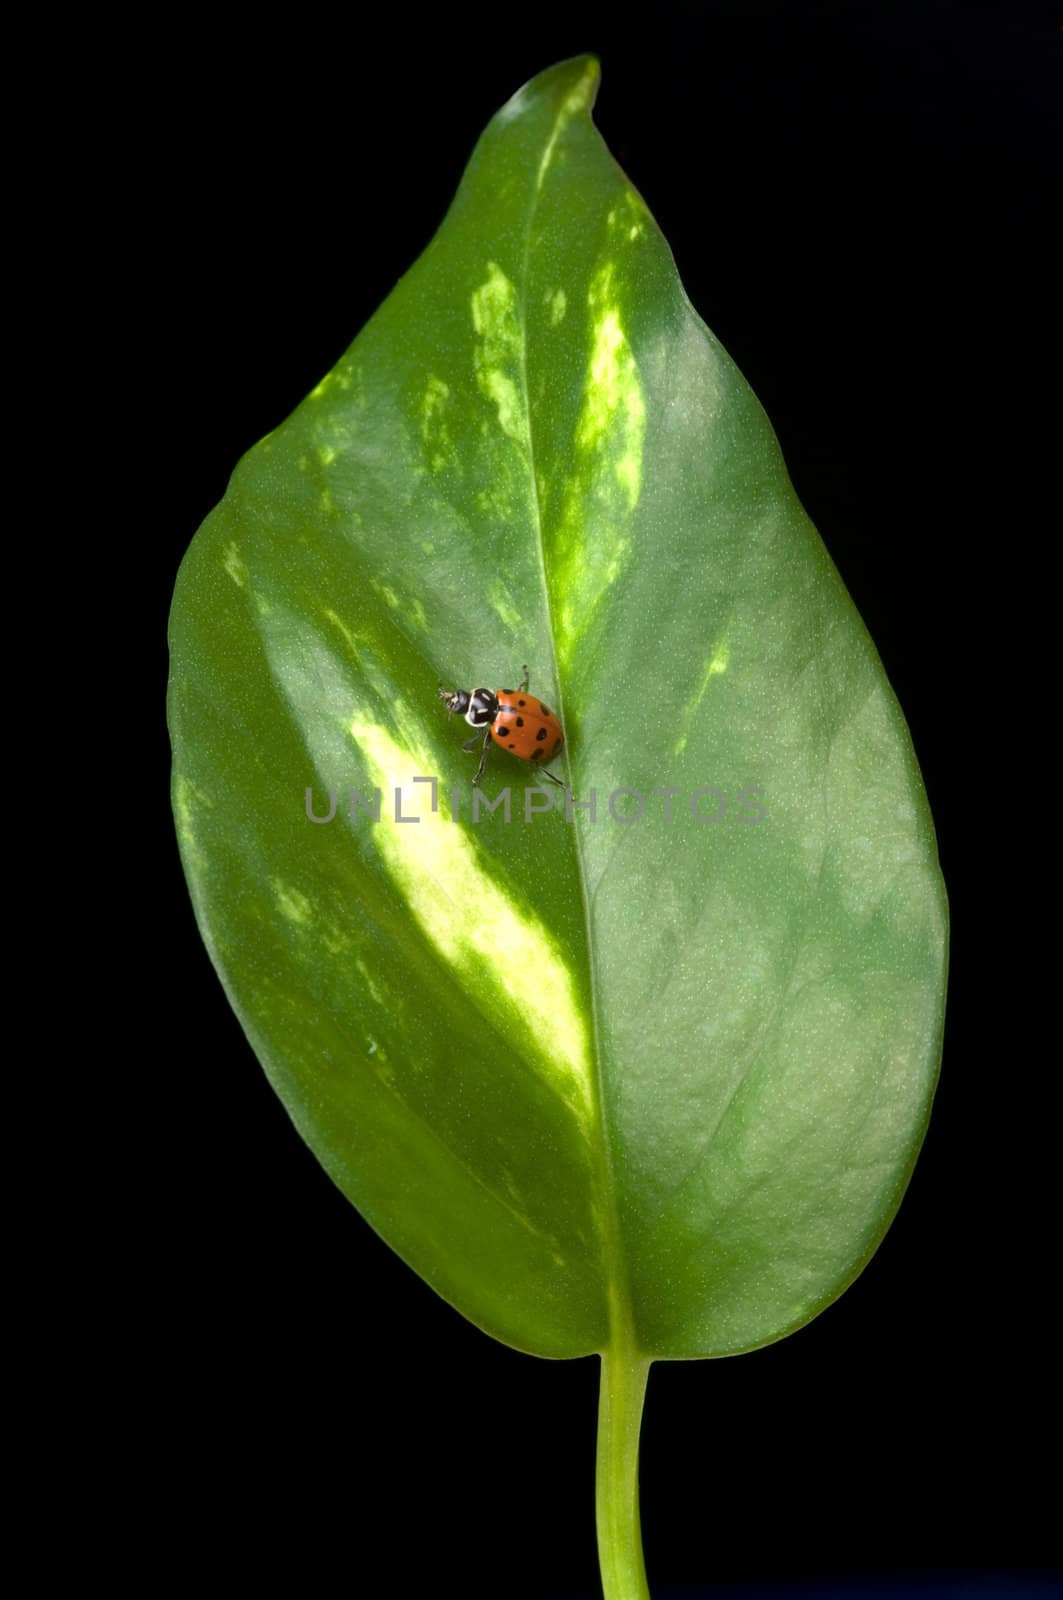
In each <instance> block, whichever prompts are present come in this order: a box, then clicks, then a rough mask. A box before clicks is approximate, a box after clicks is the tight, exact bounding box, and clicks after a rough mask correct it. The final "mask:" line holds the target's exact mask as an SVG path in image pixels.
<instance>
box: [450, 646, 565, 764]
mask: <svg viewBox="0 0 1063 1600" xmlns="http://www.w3.org/2000/svg"><path fill="white" fill-rule="evenodd" d="M439 698H440V700H442V701H443V703H444V705H445V706H446V708H447V710H448V712H450V713H451V715H453V714H454V713H455V712H457V714H458V715H459V716H462V717H464V718H465V721H466V722H467V723H468V724H469V726H470V727H473V728H476V729H481V728H482V729H483V733H482V734H481V733H480V732H477V733H476V734H474V736H473V737H472V738H471V739H467V740H466V741H465V743H464V745H462V749H463V750H475V749H476V746H477V745H480V765H479V766H478V767H477V769H476V776H475V778H474V779H473V780H472V781H473V783H474V784H478V783H479V781H480V779H481V777H482V776H483V770H484V764H485V763H486V761H487V746H488V743H489V742H490V740H491V739H492V738H493V739H494V741H495V743H496V744H497V745H498V746H499V747H500V748H501V749H503V750H508V751H509V753H510V755H513V756H519V757H520V759H521V761H530V762H532V763H533V764H534V765H535V766H536V767H538V768H539V770H540V772H542V775H543V777H544V778H549V780H550V782H551V783H556V784H557V786H558V788H559V789H563V788H564V787H565V785H564V784H563V783H562V782H561V779H560V778H555V777H554V775H553V773H552V772H547V771H545V767H546V763H547V762H548V761H552V760H553V759H554V757H555V756H556V755H557V753H558V751H559V750H560V749H561V746H562V745H563V744H564V742H565V735H564V733H563V732H562V730H561V724H560V722H558V720H557V718H556V716H555V715H554V713H553V712H552V711H551V710H550V707H549V706H547V705H544V704H543V702H542V701H541V700H536V699H535V698H533V696H532V695H531V694H529V692H528V669H527V667H525V668H524V678H523V681H522V683H521V686H520V688H519V689H497V690H491V689H472V690H469V689H444V687H443V685H442V684H440V685H439Z"/></svg>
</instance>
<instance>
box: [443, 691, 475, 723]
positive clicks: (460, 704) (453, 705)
mask: <svg viewBox="0 0 1063 1600" xmlns="http://www.w3.org/2000/svg"><path fill="white" fill-rule="evenodd" d="M439 698H440V699H441V700H442V702H443V704H444V705H445V706H446V708H447V711H448V713H449V714H450V715H451V716H453V715H454V713H455V712H457V714H458V716H459V717H463V716H464V715H465V713H466V711H468V709H469V691H468V689H444V687H443V685H442V684H440V685H439Z"/></svg>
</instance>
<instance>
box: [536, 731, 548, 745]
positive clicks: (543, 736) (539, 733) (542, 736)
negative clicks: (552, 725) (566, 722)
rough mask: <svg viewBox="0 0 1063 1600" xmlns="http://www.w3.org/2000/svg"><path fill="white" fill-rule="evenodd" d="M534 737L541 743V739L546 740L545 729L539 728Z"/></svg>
mask: <svg viewBox="0 0 1063 1600" xmlns="http://www.w3.org/2000/svg"><path fill="white" fill-rule="evenodd" d="M535 737H536V738H537V739H538V740H539V741H540V742H542V740H543V739H545V738H546V729H545V728H540V729H539V732H538V733H537V734H536V735H535Z"/></svg>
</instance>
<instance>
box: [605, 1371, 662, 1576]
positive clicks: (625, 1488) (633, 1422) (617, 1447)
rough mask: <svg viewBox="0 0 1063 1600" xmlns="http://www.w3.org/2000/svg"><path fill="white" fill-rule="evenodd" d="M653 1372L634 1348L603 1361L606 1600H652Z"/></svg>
mask: <svg viewBox="0 0 1063 1600" xmlns="http://www.w3.org/2000/svg"><path fill="white" fill-rule="evenodd" d="M649 1370H650V1363H649V1360H648V1359H647V1358H646V1357H645V1356H641V1355H638V1354H636V1353H635V1351H633V1350H631V1349H624V1348H614V1349H610V1350H607V1351H606V1352H605V1353H604V1354H603V1356H602V1389H601V1398H600V1400H599V1403H598V1485H597V1504H598V1562H599V1565H600V1567H601V1572H602V1590H603V1592H604V1594H605V1600H650V1591H649V1589H648V1587H647V1585H646V1567H645V1564H644V1563H643V1560H642V1531H641V1529H640V1527H639V1427H640V1425H641V1423H642V1402H643V1400H644V1399H645V1396H646V1378H647V1376H648V1374H649Z"/></svg>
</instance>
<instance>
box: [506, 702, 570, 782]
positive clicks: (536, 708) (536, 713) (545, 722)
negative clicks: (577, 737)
mask: <svg viewBox="0 0 1063 1600" xmlns="http://www.w3.org/2000/svg"><path fill="white" fill-rule="evenodd" d="M491 737H492V739H494V741H495V743H496V744H497V745H500V746H501V747H502V749H503V750H508V751H509V753H510V755H511V756H519V757H520V759H521V760H522V761H534V762H535V764H536V765H537V766H538V765H540V764H545V763H546V762H547V761H552V760H553V759H554V757H555V756H556V755H557V752H558V751H559V750H560V748H561V746H562V745H563V744H564V742H565V736H564V734H563V733H562V732H561V724H560V722H558V720H557V718H556V717H555V716H554V713H553V712H552V711H551V710H550V707H549V706H547V705H544V704H543V702H542V701H541V700H537V699H536V698H535V696H534V695H531V694H529V693H528V691H527V690H526V689H499V691H498V715H497V716H496V717H495V720H494V722H493V723H492V725H491Z"/></svg>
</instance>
